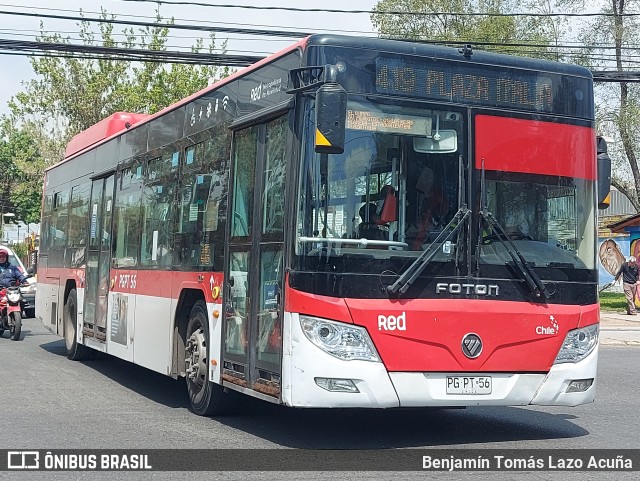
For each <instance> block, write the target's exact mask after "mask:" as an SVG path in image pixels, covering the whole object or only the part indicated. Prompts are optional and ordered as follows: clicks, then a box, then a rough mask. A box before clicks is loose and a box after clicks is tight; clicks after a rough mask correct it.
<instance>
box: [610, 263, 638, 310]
mask: <svg viewBox="0 0 640 481" xmlns="http://www.w3.org/2000/svg"><path fill="white" fill-rule="evenodd" d="M639 272H640V271H639V270H638V263H637V261H636V258H635V257H634V256H629V257H628V258H627V262H625V263H623V264H622V266H620V269H619V270H618V273H617V274H616V279H615V280H616V281H617V280H618V279H619V278H620V276H622V289H623V290H624V297H626V298H627V314H628V315H631V316H633V315H635V314H636V294H637V291H638V284H640V282H639V279H640V278H639V277H638V274H639Z"/></svg>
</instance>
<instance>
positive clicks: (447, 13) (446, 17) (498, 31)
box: [371, 0, 565, 59]
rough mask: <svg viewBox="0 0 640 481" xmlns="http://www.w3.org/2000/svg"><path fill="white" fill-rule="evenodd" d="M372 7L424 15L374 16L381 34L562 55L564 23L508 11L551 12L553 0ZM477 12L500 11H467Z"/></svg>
mask: <svg viewBox="0 0 640 481" xmlns="http://www.w3.org/2000/svg"><path fill="white" fill-rule="evenodd" d="M374 10H377V11H394V12H408V13H419V14H421V15H406V14H405V15H399V14H396V15H388V14H382V13H380V14H376V13H374V14H372V15H371V22H372V23H373V25H374V27H375V28H377V29H378V31H379V33H380V35H381V36H383V37H390V38H402V39H410V40H426V41H438V42H442V41H444V42H446V41H455V42H468V43H471V44H474V43H493V44H496V45H478V46H477V48H478V49H481V50H491V51H497V52H502V53H510V54H515V55H521V56H532V57H543V58H552V59H557V58H558V57H559V55H558V54H557V53H556V52H555V51H554V49H553V44H554V43H557V39H558V37H559V35H560V34H561V33H562V32H563V23H564V22H565V20H562V19H559V18H557V17H556V18H553V17H526V16H525V17H522V16H509V15H508V14H510V13H516V12H519V11H520V12H522V11H529V12H535V13H551V11H552V10H553V5H552V4H551V1H550V0H528V1H525V2H517V1H515V0H381V1H379V2H378V3H377V4H376V7H375V8H374ZM473 13H485V14H498V15H496V16H483V15H473V16H470V15H467V14H473ZM425 14H426V15H425ZM460 14H462V15H460ZM504 44H512V45H504ZM513 44H515V45H513ZM530 45H531V46H530Z"/></svg>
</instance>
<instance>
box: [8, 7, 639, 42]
mask: <svg viewBox="0 0 640 481" xmlns="http://www.w3.org/2000/svg"><path fill="white" fill-rule="evenodd" d="M124 1H127V0H124ZM131 1H142V0H131ZM149 1H152V0H149ZM153 1H155V0H153ZM230 7H235V6H233V5H231V6H230ZM252 8H253V7H252ZM255 8H271V7H255ZM274 8H280V7H274ZM282 8H284V7H282ZM2 14H4V15H19V16H26V17H43V18H52V19H58V20H75V21H87V22H97V23H110V24H120V25H129V26H137V27H159V28H168V29H172V28H174V29H182V30H196V31H208V32H221V33H232V34H241V35H256V36H276V37H286V38H302V37H306V36H308V35H311V34H312V33H313V32H302V31H292V30H272V29H245V28H226V27H215V26H201V25H184V24H166V23H157V22H134V21H128V20H117V19H104V18H94V17H75V16H67V15H48V14H47V15H45V14H33V13H25V12H9V11H0V15H2ZM367 38H368V37H367ZM371 38H378V37H377V36H373V35H372V36H371ZM395 40H404V41H412V42H418V43H432V44H440V45H464V44H472V45H481V46H503V47H534V48H536V47H537V48H573V49H594V48H596V49H600V50H614V49H616V48H617V47H615V46H597V47H594V46H592V45H566V44H560V45H553V44H535V43H526V42H523V43H507V42H478V41H474V40H459V41H453V40H438V39H433V38H422V36H416V37H414V38H397V39H395ZM621 48H623V49H634V50H635V49H637V46H629V47H624V46H623V47H621Z"/></svg>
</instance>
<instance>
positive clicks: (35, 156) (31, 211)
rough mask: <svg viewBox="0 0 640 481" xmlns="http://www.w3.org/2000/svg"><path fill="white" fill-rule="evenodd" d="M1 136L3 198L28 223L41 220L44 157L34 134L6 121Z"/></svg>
mask: <svg viewBox="0 0 640 481" xmlns="http://www.w3.org/2000/svg"><path fill="white" fill-rule="evenodd" d="M0 132H1V134H2V135H1V138H0V169H1V171H2V173H3V175H2V176H0V202H1V203H2V212H14V213H15V214H16V215H17V219H20V220H22V221H24V222H26V223H29V222H39V221H40V205H41V190H42V171H43V169H44V159H43V158H42V156H41V154H40V151H39V148H38V144H37V142H36V140H35V139H34V137H33V136H31V135H30V134H29V132H27V131H25V130H16V129H13V128H11V124H9V123H8V122H6V121H5V122H4V123H3V125H2V127H1V129H0Z"/></svg>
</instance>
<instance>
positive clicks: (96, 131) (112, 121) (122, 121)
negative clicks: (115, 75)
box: [64, 112, 149, 158]
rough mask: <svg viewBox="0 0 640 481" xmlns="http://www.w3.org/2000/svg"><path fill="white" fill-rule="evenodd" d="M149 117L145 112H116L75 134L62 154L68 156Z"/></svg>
mask: <svg viewBox="0 0 640 481" xmlns="http://www.w3.org/2000/svg"><path fill="white" fill-rule="evenodd" d="M147 117H149V115H147V114H132V113H129V112H116V113H115V114H112V115H110V116H109V117H107V118H106V119H102V120H101V121H100V122H98V123H97V124H94V125H92V126H91V127H89V128H88V129H87V130H83V131H82V132H80V133H79V134H77V135H75V136H74V137H73V138H72V139H71V140H70V141H69V143H68V144H67V148H66V150H65V152H64V156H65V158H66V157H70V156H72V155H73V154H75V153H76V152H80V151H81V150H84V149H86V148H87V147H91V146H92V145H94V144H97V143H98V142H100V141H101V140H104V139H107V138H109V137H111V136H112V135H115V134H117V133H119V132H122V131H123V130H127V129H129V128H131V127H132V126H133V125H135V124H137V123H138V122H140V121H141V120H144V119H146V118H147Z"/></svg>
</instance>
